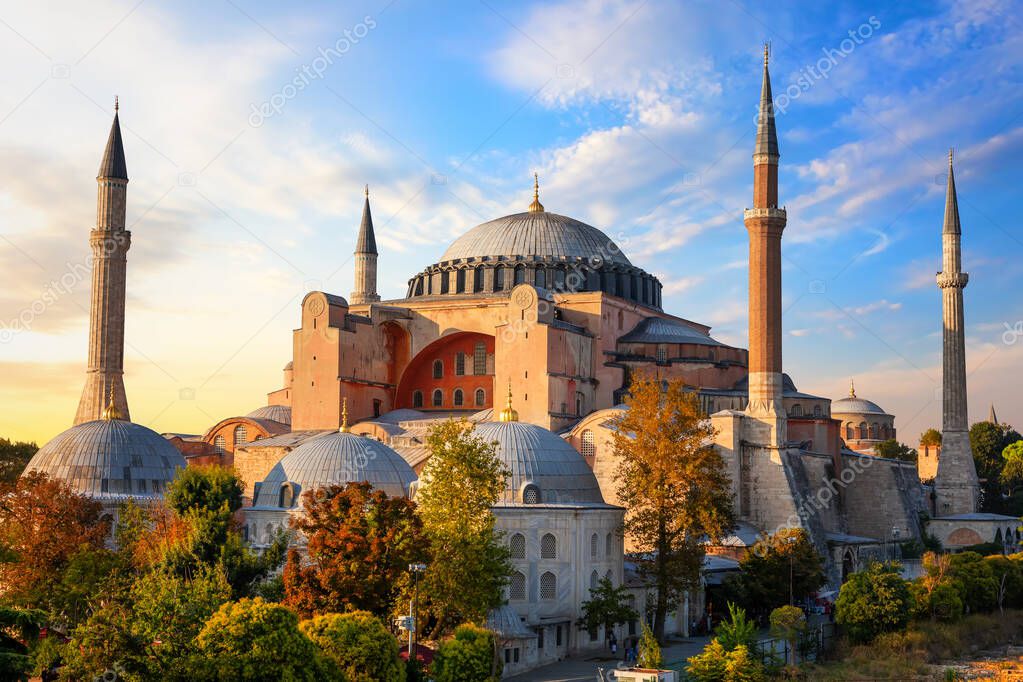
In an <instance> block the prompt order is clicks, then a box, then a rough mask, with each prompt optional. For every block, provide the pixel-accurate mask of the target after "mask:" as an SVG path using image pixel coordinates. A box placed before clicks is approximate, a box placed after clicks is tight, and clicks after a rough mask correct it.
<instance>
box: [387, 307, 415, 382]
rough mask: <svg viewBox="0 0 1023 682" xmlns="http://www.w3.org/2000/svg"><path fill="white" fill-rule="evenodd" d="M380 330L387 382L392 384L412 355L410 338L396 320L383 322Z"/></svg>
mask: <svg viewBox="0 0 1023 682" xmlns="http://www.w3.org/2000/svg"><path fill="white" fill-rule="evenodd" d="M380 330H381V333H382V334H383V337H384V348H385V350H386V351H387V383H389V384H391V385H392V386H394V385H397V383H398V377H400V376H401V373H402V371H403V370H404V369H405V368H406V367H407V366H408V363H409V359H410V357H411V355H412V339H411V337H409V333H408V331H407V330H406V329H405V328H404V327H402V326H401V325H400V324H398V323H397V322H384V323H383V324H382V325H381V326H380Z"/></svg>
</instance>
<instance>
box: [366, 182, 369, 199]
mask: <svg viewBox="0 0 1023 682" xmlns="http://www.w3.org/2000/svg"><path fill="white" fill-rule="evenodd" d="M366 198H367V199H369V185H366Z"/></svg>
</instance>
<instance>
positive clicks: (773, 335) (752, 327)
mask: <svg viewBox="0 0 1023 682" xmlns="http://www.w3.org/2000/svg"><path fill="white" fill-rule="evenodd" d="M767 62H768V46H767V45H764V81H763V85H762V87H761V90H760V113H759V115H758V117H757V140H756V147H755V149H754V151H753V208H749V209H746V211H745V213H744V215H743V218H744V222H745V223H746V230H747V231H748V232H749V404H748V405H747V407H746V413H747V414H748V415H749V416H750V417H752V418H753V419H755V420H757V421H759V422H760V423H761V424H763V425H764V426H765V427H767V428H766V429H762V430H759V433H757V435H756V442H758V444H760V445H770V446H774V447H779V446H783V445H784V444H785V437H786V433H785V431H786V429H785V410H784V408H783V407H782V364H781V361H782V356H781V341H782V328H781V235H782V231H783V230H784V229H785V222H786V214H785V209H783V208H778V159H779V153H778V133H777V131H776V130H775V126H774V103H773V101H772V98H771V76H770V74H769V73H768V70H767Z"/></svg>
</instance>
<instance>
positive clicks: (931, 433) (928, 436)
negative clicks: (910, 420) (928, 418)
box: [920, 428, 941, 445]
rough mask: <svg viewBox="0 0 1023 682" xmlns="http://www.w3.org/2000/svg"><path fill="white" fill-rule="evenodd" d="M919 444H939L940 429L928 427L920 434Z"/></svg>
mask: <svg viewBox="0 0 1023 682" xmlns="http://www.w3.org/2000/svg"><path fill="white" fill-rule="evenodd" d="M920 445H941V431H938V430H937V429H934V428H930V429H927V430H926V431H924V432H923V433H922V434H920Z"/></svg>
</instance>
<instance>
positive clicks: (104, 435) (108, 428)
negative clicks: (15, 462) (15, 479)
mask: <svg viewBox="0 0 1023 682" xmlns="http://www.w3.org/2000/svg"><path fill="white" fill-rule="evenodd" d="M184 466H185V458H184V457H182V456H181V453H180V452H178V450H177V448H175V447H174V446H173V445H171V444H170V443H168V442H167V439H165V438H164V437H163V436H161V435H160V434H158V433H157V432H156V431H153V430H151V429H147V428H146V427H144V426H142V425H141V424H133V423H132V422H128V421H123V420H121V419H99V420H96V421H91V422H85V423H82V424H78V425H77V426H73V427H71V428H70V429H68V430H67V431H64V432H62V433H60V434H58V435H57V436H55V437H54V438H53V440H51V441H50V442H49V443H47V444H46V445H44V446H43V447H41V448H40V449H39V452H37V453H36V454H35V456H34V457H32V459H31V461H29V463H28V467H27V468H26V469H25V471H26V472H28V471H38V472H41V473H45V474H47V475H49V476H50V477H52V478H57V479H60V480H63V481H65V482H66V483H67V484H68V485H70V486H71V488H72V489H73V490H75V491H76V492H78V493H81V494H83V495H88V496H90V497H93V498H96V499H99V500H104V499H111V500H114V499H119V498H128V497H138V498H158V497H160V496H162V495H163V492H164V490H165V489H166V487H167V484H168V483H170V482H171V481H172V480H174V476H175V474H176V473H177V470H178V469H182V468H184Z"/></svg>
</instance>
